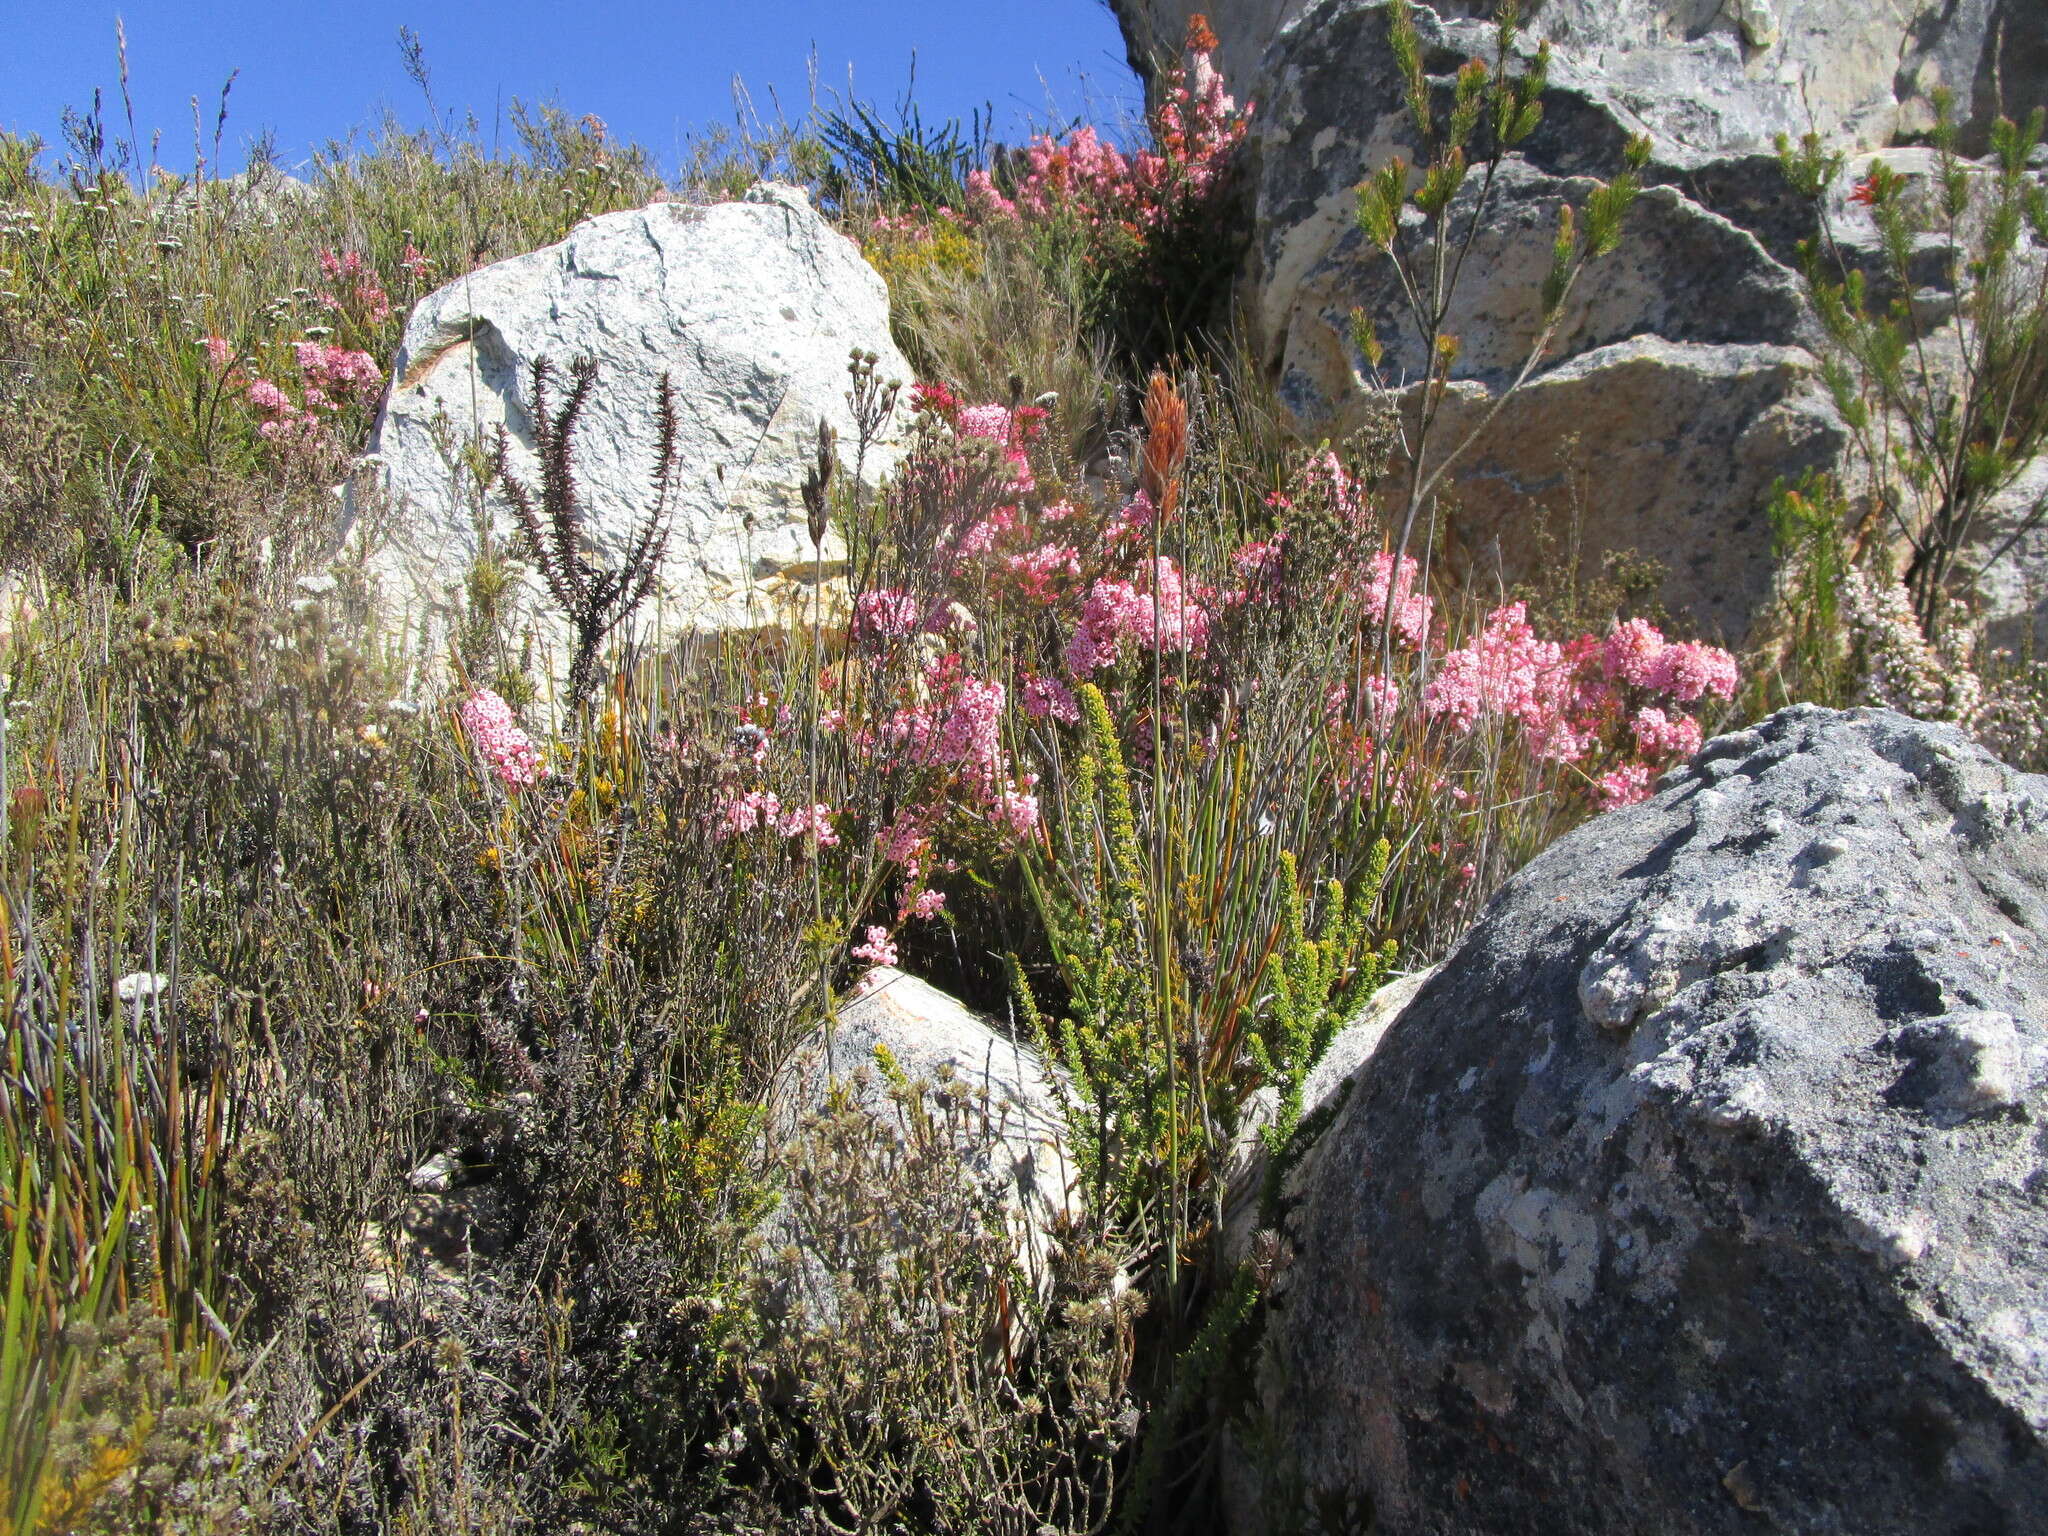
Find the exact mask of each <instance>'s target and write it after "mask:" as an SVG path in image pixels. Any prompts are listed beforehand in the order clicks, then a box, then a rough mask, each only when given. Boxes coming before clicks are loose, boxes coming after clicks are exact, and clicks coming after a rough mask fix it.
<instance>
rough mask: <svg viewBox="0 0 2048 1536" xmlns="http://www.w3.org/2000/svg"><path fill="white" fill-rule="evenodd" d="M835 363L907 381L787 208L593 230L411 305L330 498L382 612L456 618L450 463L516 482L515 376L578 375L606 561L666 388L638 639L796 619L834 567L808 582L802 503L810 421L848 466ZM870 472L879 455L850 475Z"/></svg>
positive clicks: (844, 261)
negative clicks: (661, 384) (662, 538)
mask: <svg viewBox="0 0 2048 1536" xmlns="http://www.w3.org/2000/svg"><path fill="white" fill-rule="evenodd" d="M856 348H858V349H861V350H864V351H871V352H874V353H876V354H877V355H878V356H879V358H880V363H879V365H878V368H877V372H878V374H879V375H880V376H881V377H882V378H883V379H890V378H894V379H897V380H901V381H903V382H905V383H908V382H909V380H910V379H911V377H912V374H911V369H910V365H909V364H908V363H907V362H906V361H905V360H904V358H903V356H902V354H901V353H900V352H898V351H897V349H896V347H895V345H894V343H893V342H892V341H891V339H890V334H889V295H888V290H887V287H886V285H885V284H884V283H883V281H882V279H881V277H880V275H879V274H877V273H876V272H875V270H874V269H873V268H872V267H870V266H869V265H868V264H867V263H866V261H864V260H863V259H862V257H861V254H860V252H859V250H858V249H857V248H856V247H855V246H854V244H853V242H852V241H850V240H848V239H847V238H846V237H845V236H843V235H841V234H839V233H838V232H837V231H835V230H834V229H833V228H832V227H831V226H830V225H829V224H828V223H826V222H825V220H824V219H822V218H821V217H819V215H818V214H817V213H816V212H815V211H814V210H813V209H812V208H811V206H810V204H809V202H808V201H807V200H806V199H805V197H804V195H803V193H802V192H800V191H798V190H796V189H795V188H791V187H781V186H774V185H762V186H758V187H756V188H754V190H753V191H751V192H749V193H748V194H747V197H746V199H745V200H743V201H740V202H733V203H720V204H715V205H712V206H708V207H698V206H693V205H691V204H686V203H656V204H653V205H651V206H649V207H646V208H641V209H634V210H629V211H626V212H621V213H610V214H605V215H602V216H600V217H598V218H594V219H590V220H587V221H586V222H585V223H583V224H581V225H579V226H577V228H576V229H575V231H574V232H572V233H571V234H570V235H569V237H568V238H567V239H566V240H564V241H562V242H561V243H560V244H558V245H552V246H548V247H546V248H544V249H542V250H538V251H532V252H529V253H528V254H526V255H523V256H517V257H513V258H512V259H510V260H507V261H501V262H498V263H496V264H494V265H492V266H489V267H485V268H482V269H481V270H479V271H476V272H472V273H470V274H468V275H467V276H465V277H461V278H458V279H456V280H455V281H454V282H452V283H450V284H448V285H447V286H446V287H444V288H442V289H440V290H438V291H436V292H435V293H432V294H429V295H428V296H427V297H426V298H424V299H422V300H421V301H420V302H419V304H418V305H417V306H415V308H414V310H413V313H412V316H411V318H410V319H409V320H408V321H407V323H406V329H405V340H404V344H403V346H402V347H401V349H400V351H399V355H398V359H397V362H396V364H395V365H394V367H393V370H392V373H393V383H392V387H391V393H390V398H389V399H388V401H387V402H386V404H385V407H384V412H383V415H382V417H381V418H380V419H379V421H378V424H377V430H376V436H375V438H374V440H373V442H372V444H371V459H370V463H371V465H372V467H373V470H374V473H373V474H371V475H370V476H368V477H360V478H359V480H358V482H357V483H356V484H355V485H354V486H353V487H352V489H351V498H352V501H353V503H354V506H355V509H356V512H357V514H358V519H359V521H364V522H371V521H373V522H375V523H376V524H377V527H376V528H375V530H374V531H375V533H376V534H377V535H379V536H380V537H381V540H382V545H383V549H384V553H383V555H382V556H381V557H380V559H381V563H382V566H383V570H384V574H385V575H386V576H387V577H388V578H390V584H391V585H392V586H393V587H394V588H395V589H396V592H395V595H397V596H398V597H399V598H400V599H402V600H404V601H406V602H408V603H409V604H411V605H413V606H415V607H418V608H423V609H427V610H433V609H437V608H443V607H446V606H449V605H451V604H452V603H453V602H455V601H458V600H459V589H460V586H461V583H462V580H463V578H464V576H465V574H466V572H467V570H468V567H469V564H470V562H471V560H472V559H473V558H474V556H475V553H476V549H477V526H476V525H477V520H478V511H477V506H476V498H475V494H474V487H473V484H472V483H471V482H470V481H469V480H468V479H467V477H466V476H465V475H464V474H463V473H462V466H461V459H462V455H463V451H464V449H465V446H466V445H469V444H472V443H477V444H481V445H483V446H485V447H486V448H488V447H489V446H490V445H491V444H492V443H493V442H494V441H495V436H496V432H497V430H498V428H499V427H500V426H503V427H504V428H505V429H506V430H507V431H508V433H509V434H510V437H511V442H512V451H511V458H512V463H513V467H514V469H515V471H516V472H518V473H519V474H520V475H521V476H522V478H524V479H525V480H526V482H527V483H528V484H529V485H533V484H537V483H538V480H539V475H538V472H537V467H536V465H535V462H534V459H533V454H532V451H531V450H532V421H531V418H530V410H531V406H532V401H531V398H530V393H531V386H530V378H529V369H530V368H531V366H532V364H533V362H534V361H535V359H537V358H546V359H548V360H550V361H552V362H553V363H555V364H556V365H557V369H558V383H566V375H567V371H568V366H569V364H570V363H571V362H572V361H573V360H575V359H577V358H582V357H588V358H592V359H594V360H595V361H596V362H597V364H598V369H599V371H598V379H597V387H596V389H595V391H594V393H593V395H592V397H591V400H590V403H589V406H588V408H587V409H586V411H585V413H584V415H583V417H582V420H581V421H580V423H579V424H578V428H577V432H576V436H575V439H574V443H575V465H576V468H577V471H578V475H579V485H580V489H581V491H582V498H583V503H584V506H585V509H586V516H587V531H588V535H589V541H590V543H591V545H592V546H593V547H594V550H595V552H596V553H597V554H598V555H600V556H602V557H604V558H606V559H608V560H611V561H616V560H618V558H619V557H620V555H621V553H622V551H623V550H624V549H625V548H626V546H627V544H628V541H629V540H630V539H631V537H632V534H633V531H634V529H635V527H636V526H637V524H638V522H639V519H640V518H641V517H642V515H643V514H644V512H645V510H646V508H647V506H648V504H649V501H650V499H651V492H650V489H649V482H650V478H651V474H652V471H653V468H654V464H655V459H656V447H655V444H656V425H655V411H654V402H655V391H656V386H657V382H658V380H659V379H660V377H661V376H662V374H663V373H664V372H666V373H667V374H669V375H670V378H671V380H672V384H673V387H674V392H675V401H676V405H677V409H678V414H679V418H680V420H679V423H678V425H679V429H680V430H679V455H678V482H679V483H678V486H677V489H676V492H675V496H674V507H675V516H674V533H673V536H672V538H671V541H670V544H669V550H668V559H667V562H666V565H665V568H664V570H663V571H662V573H661V581H660V585H659V589H658V591H657V592H656V594H655V595H654V597H653V598H652V599H651V600H650V603H649V607H648V611H647V613H645V614H644V615H643V620H644V621H647V622H651V623H653V624H655V625H657V626H658V627H660V628H662V629H664V630H668V631H676V630H686V629H697V628H730V627H753V626H757V625H760V624H763V623H766V622H773V621H776V620H778V619H781V618H783V617H785V616H786V615H787V613H788V612H790V611H794V610H797V609H801V608H802V607H803V605H804V603H805V602H806V601H807V600H808V594H809V593H810V591H811V590H812V586H813V583H814V582H815V581H816V580H817V579H819V578H820V577H821V576H822V577H826V578H829V577H830V576H831V575H832V574H833V573H834V572H835V571H836V569H837V563H838V562H840V561H842V560H843V558H844V556H843V551H841V550H839V549H838V547H837V546H836V544H828V545H827V547H826V550H825V568H824V570H823V571H822V572H821V571H818V570H816V569H814V566H815V565H816V559H815V556H814V553H813V550H812V548H811V543H810V538H809V535H808V533H807V531H806V518H805V513H804V508H803V504H802V498H801V486H802V481H803V476H804V471H805V468H806V466H807V464H808V462H809V461H810V458H811V457H812V455H814V453H815V451H816V432H817V427H818V423H819V422H820V421H821V420H823V421H827V422H830V423H831V424H832V425H833V426H835V427H836V428H838V430H839V432H840V438H841V445H842V455H843V457H845V458H846V459H847V461H848V462H849V463H850V461H851V450H852V447H853V422H852V420H851V414H850V411H849V408H848V404H847V398H846V397H847V389H848V383H849V379H848V375H847V361H848V354H849V352H851V351H852V350H853V349H856ZM558 395H559V391H558ZM888 462H889V454H888V450H887V446H886V444H885V445H884V447H883V449H882V450H881V451H879V452H877V453H874V454H871V455H870V457H869V460H868V462H867V464H866V466H865V470H866V473H867V475H868V476H869V477H870V478H872V477H873V476H874V475H875V474H876V473H877V472H878V471H880V470H881V469H883V468H885V467H886V465H887V463H888ZM483 510H484V513H485V514H486V515H487V516H488V517H489V518H491V519H492V520H493V521H494V523H495V525H496V529H497V534H498V537H499V538H500V539H501V540H505V539H507V538H509V536H510V532H511V527H510V523H509V514H508V510H507V508H506V507H505V505H504V504H503V503H502V501H501V500H500V499H499V498H498V497H496V496H495V495H493V496H492V497H490V498H489V499H488V500H487V501H486V503H485V506H484V508H483ZM505 547H507V548H508V549H515V550H516V548H517V546H516V543H514V544H507V545H506V546H505ZM536 606H537V607H538V606H540V605H538V604H536Z"/></svg>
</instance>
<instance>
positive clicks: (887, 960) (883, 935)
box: [853, 926, 897, 965]
mask: <svg viewBox="0 0 2048 1536" xmlns="http://www.w3.org/2000/svg"><path fill="white" fill-rule="evenodd" d="M853 958H854V959H856V960H865V961H867V962H868V963H869V964H870V965H894V964H895V963H896V958H897V957H896V944H895V941H894V940H892V939H891V938H890V937H889V930H888V929H886V928H879V927H872V926H871V927H870V928H869V929H868V931H867V938H866V941H865V942H863V943H860V944H856V945H854V946H853Z"/></svg>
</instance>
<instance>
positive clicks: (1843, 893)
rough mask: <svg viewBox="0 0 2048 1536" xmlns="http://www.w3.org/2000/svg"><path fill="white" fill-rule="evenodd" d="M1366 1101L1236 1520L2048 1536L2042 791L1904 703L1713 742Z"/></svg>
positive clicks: (1540, 894) (1353, 1113)
mask: <svg viewBox="0 0 2048 1536" xmlns="http://www.w3.org/2000/svg"><path fill="white" fill-rule="evenodd" d="M1351 1081H1352V1088H1351V1092H1350V1094H1349V1097H1348V1099H1347V1100H1346V1102H1345V1103H1344V1106H1343V1108H1342V1110H1341V1111H1340V1112H1339V1114H1338V1115H1337V1117H1336V1120H1335V1122H1334V1124H1333V1125H1332V1126H1331V1127H1330V1129H1329V1130H1328V1131H1327V1132H1326V1133H1325V1135H1324V1136H1323V1138H1322V1140H1321V1142H1320V1143H1319V1145H1318V1146H1317V1148H1316V1149H1315V1154H1314V1156H1313V1158H1312V1159H1310V1160H1309V1161H1308V1162H1306V1163H1305V1164H1304V1165H1303V1168H1302V1169H1301V1170H1300V1171H1299V1172H1298V1174H1297V1176H1296V1177H1295V1178H1294V1179H1293V1180H1292V1181H1290V1184H1289V1187H1288V1189H1287V1202H1288V1210H1287V1214H1286V1216H1285V1219H1284V1231H1283V1236H1284V1238H1285V1242H1286V1250H1285V1252H1286V1254H1291V1262H1288V1261H1287V1260H1286V1258H1285V1255H1283V1262H1284V1263H1285V1266H1286V1267H1284V1269H1282V1271H1281V1273H1280V1275H1279V1278H1278V1279H1277V1280H1276V1282H1275V1284H1274V1287H1273V1309H1272V1312H1271V1315H1270V1318H1269V1322H1268V1326H1267V1330H1266V1335H1265V1338H1266V1346H1265V1351H1264V1355H1263V1357H1262V1360H1261V1365H1260V1382H1259V1395H1260V1399H1261V1403H1262V1410H1261V1411H1262V1414H1263V1417H1264V1420H1265V1424H1264V1428H1265V1431H1266V1433H1265V1434H1264V1435H1260V1436H1252V1437H1247V1443H1253V1444H1264V1445H1267V1446H1269V1447H1270V1448H1271V1450H1270V1452H1269V1454H1267V1455H1266V1456H1264V1457H1263V1458H1262V1459H1260V1460H1259V1461H1258V1463H1257V1464H1256V1465H1255V1466H1252V1467H1239V1468H1238V1469H1236V1471H1235V1474H1234V1476H1233V1477H1232V1478H1231V1479H1227V1480H1226V1481H1227V1482H1228V1483H1231V1484H1233V1485H1234V1486H1235V1488H1236V1490H1237V1491H1236V1494H1235V1496H1234V1498H1233V1500H1232V1502H1233V1504H1234V1505H1235V1510H1236V1514H1237V1517H1238V1518H1237V1525H1238V1528H1239V1529H1240V1530H1241V1531H1246V1532H1251V1531H1259V1530H1264V1529H1268V1528H1279V1527H1280V1525H1281V1524H1282V1523H1283V1522H1284V1519H1285V1518H1286V1516H1287V1513H1288V1511H1289V1510H1291V1509H1297V1508H1299V1507H1302V1505H1304V1504H1305V1505H1306V1506H1307V1507H1310V1508H1332V1507H1346V1506H1349V1507H1352V1508H1361V1507H1364V1506H1365V1505H1366V1504H1368V1503H1369V1504H1370V1506H1371V1507H1372V1508H1373V1509H1374V1510H1375V1511H1376V1512H1377V1516H1378V1519H1379V1522H1380V1523H1379V1524H1378V1525H1377V1526H1375V1529H1378V1530H1383V1531H1386V1532H1389V1533H1401V1532H1431V1533H1439V1532H1442V1533H1448V1532H1475V1533H1476V1532H1500V1531H1515V1532H1518V1533H1532V1536H1543V1533H1550V1532H1560V1533H1562V1532H1572V1533H1585V1532H1644V1531H1657V1532H1711V1531H1728V1532H1735V1531H1749V1530H1759V1529H1772V1530H1783V1531H1814V1532H1839V1533H1851V1532H1853V1533H1858V1536H1864V1533H1883V1532H1901V1533H1904V1532H1925V1531H1957V1532H1960V1531H1971V1532H1987V1533H1988V1532H2014V1533H2017V1532H2020V1531H2026V1530H2039V1529H2042V1528H2043V1527H2044V1526H2048V1147H2044V1141H2043V1135H2042V1130H2041V1127H2042V1125H2043V1124H2044V1123H2048V778H2042V777H2039V776H2029V775H2023V774H2018V773H2015V772H2013V771H2011V770H2009V769H2007V768H2005V767H2003V766H2002V765H2000V764H1999V763H1997V762H1996V761H1995V760H1993V759H1992V758H1990V757H1989V756H1987V755H1986V754H1985V753H1984V752H1983V751H1982V750H1980V749H1978V748H1976V747H1974V746H1972V745H1970V744H1969V743H1968V742H1967V741H1966V740H1965V739H1964V738H1963V737H1962V736H1960V735H1959V734H1958V733H1957V732H1955V731H1954V730H1952V729H1950V728H1948V727H1945V726H1933V725H1926V724H1922V723H1918V722H1915V721H1911V720H1908V719H1906V718H1904V717H1903V716H1900V715H1896V714H1893V713H1890V712H1888V711H1881V710H1856V711H1851V712H1848V713H1834V712H1830V711H1824V710H1820V709H1817V708H1813V707H1811V706H1800V707H1795V708H1793V709H1788V710H1785V711H1782V712H1780V713H1779V714H1777V715H1774V716H1772V717H1771V718H1770V719H1768V720H1767V721H1765V722H1764V723H1762V724H1761V725H1760V726H1758V727H1757V728H1755V729H1754V730H1748V731H1743V732H1739V733H1737V734H1735V735H1733V736H1725V737H1721V738H1718V739H1716V740H1715V741H1712V742H1709V743H1708V744H1707V746H1706V747H1705V749H1704V750H1703V751H1702V752H1701V753H1700V754H1699V756H1698V757H1697V758H1695V760H1694V761H1693V763H1692V764H1691V765H1690V766H1689V767H1688V768H1685V769H1681V770H1677V771H1675V772H1674V773H1673V774H1671V775H1669V776H1667V779H1666V781H1665V787H1664V788H1663V789H1662V791H1661V792H1660V793H1659V794H1658V795H1657V796H1655V798H1653V799H1652V800H1650V801H1648V802H1646V803H1645V804H1643V805H1640V806H1637V807H1634V808H1631V809H1628V810H1624V811H1617V812H1614V813H1612V814H1610V815H1606V816H1603V817H1600V818H1599V819H1598V820H1596V821H1594V822H1592V823H1591V824H1589V825H1587V826H1585V827H1583V828H1581V829H1580V830H1579V831H1577V832H1575V833H1573V834H1572V835H1571V836H1569V837H1567V838H1565V839H1564V840H1563V841H1561V842H1560V843H1558V844H1557V845H1556V846H1555V847H1553V848H1552V849H1551V850H1550V851H1549V852H1547V853H1545V854H1544V855H1543V856H1542V857H1540V858H1538V859H1537V860H1536V861H1535V862H1534V863H1533V864H1531V865H1530V866H1529V867H1528V868H1527V869H1525V870H1524V871H1523V872H1522V873H1521V874H1520V875H1518V876H1516V877H1515V879H1513V880H1512V881H1510V882H1509V883H1508V885H1507V886H1506V887H1504V888H1503V889H1502V891H1501V892H1500V893H1499V894H1498V895H1497V896H1496V897H1495V898H1494V900H1493V901H1492V903H1490V905H1489V906H1488V908H1487V909H1486V911H1485V912H1484V913H1483V914H1482V916H1481V919H1480V921H1479V923H1478V925H1477V926H1476V927H1475V928H1474V930H1473V931H1472V933H1471V934H1470V935H1469V937H1468V938H1467V939H1466V940H1465V942H1464V943H1463V944H1462V945H1461V946H1460V948H1459V949H1458V950H1457V951H1456V953H1454V954H1453V955H1452V957H1451V958H1450V959H1449V960H1448V961H1447V962H1446V963H1445V965H1444V967H1443V968H1442V970H1441V971H1440V972H1439V973H1438V974H1437V975H1436V976H1435V977H1434V978H1433V979H1431V980H1430V981H1429V982H1428V984H1427V985H1425V986H1424V987H1423V988H1422V989H1421V991H1420V993H1419V994H1418V995H1417V996H1416V997H1415V999H1414V1000H1413V1001H1412V1002H1411V1003H1410V1004H1409V1005H1408V1006H1407V1007H1406V1008H1405V1009H1404V1010H1403V1011H1402V1012H1401V1013H1400V1015H1399V1017H1398V1018H1397V1019H1395V1020H1394V1022H1393V1023H1392V1025H1391V1027H1389V1028H1388V1029H1387V1031H1386V1032H1385V1034H1384V1036H1383V1037H1382V1039H1381V1040H1380V1042H1379V1043H1378V1045H1377V1047H1376V1048H1375V1049H1374V1050H1373V1051H1372V1052H1371V1054H1370V1055H1369V1056H1368V1057H1367V1058H1366V1060H1365V1062H1364V1064H1363V1066H1362V1067H1361V1068H1360V1069H1359V1071H1358V1072H1357V1073H1356V1075H1355V1076H1354V1077H1353V1079H1352V1080H1351Z"/></svg>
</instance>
